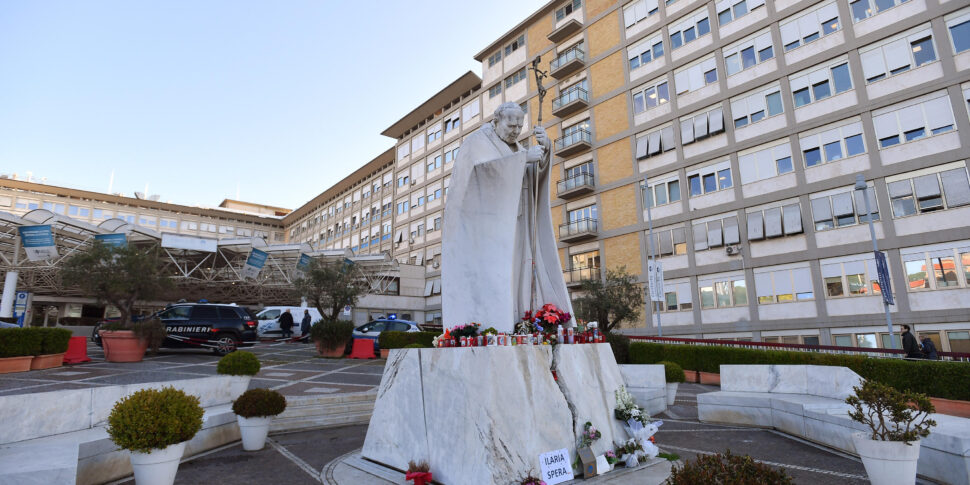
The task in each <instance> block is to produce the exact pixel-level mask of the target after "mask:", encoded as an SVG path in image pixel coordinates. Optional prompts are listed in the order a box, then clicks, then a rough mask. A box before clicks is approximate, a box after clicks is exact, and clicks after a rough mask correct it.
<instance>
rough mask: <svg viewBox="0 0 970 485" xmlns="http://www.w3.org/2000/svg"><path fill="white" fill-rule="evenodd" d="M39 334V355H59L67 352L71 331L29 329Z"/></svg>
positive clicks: (41, 328) (62, 329) (63, 329)
mask: <svg viewBox="0 0 970 485" xmlns="http://www.w3.org/2000/svg"><path fill="white" fill-rule="evenodd" d="M31 330H34V331H36V332H40V334H41V343H40V354H39V355H47V354H60V353H64V352H67V346H68V344H70V342H71V335H72V333H71V331H70V330H68V329H66V328H43V327H40V328H36V329H31Z"/></svg>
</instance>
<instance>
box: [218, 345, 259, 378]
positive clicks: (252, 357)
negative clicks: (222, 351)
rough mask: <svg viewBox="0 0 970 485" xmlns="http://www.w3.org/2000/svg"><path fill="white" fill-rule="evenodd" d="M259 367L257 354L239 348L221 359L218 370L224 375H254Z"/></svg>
mask: <svg viewBox="0 0 970 485" xmlns="http://www.w3.org/2000/svg"><path fill="white" fill-rule="evenodd" d="M259 367H260V366H259V359H257V358H256V354H254V353H252V352H244V351H241V350H237V351H235V352H233V353H231V354H226V355H225V356H224V357H223V358H221V359H219V365H217V366H216V370H217V371H218V372H219V373H220V374H223V375H230V376H254V375H256V373H257V372H259Z"/></svg>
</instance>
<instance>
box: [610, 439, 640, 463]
mask: <svg viewBox="0 0 970 485" xmlns="http://www.w3.org/2000/svg"><path fill="white" fill-rule="evenodd" d="M641 453H643V447H642V446H640V443H638V442H637V440H635V439H633V438H630V439H629V440H627V441H626V443H623V444H622V445H620V446H617V447H616V454H617V455H620V458H619V460H620V461H622V462H623V466H625V467H630V468H632V467H635V466H637V465H639V464H640V458H639V455H640V454H641ZM607 461H609V459H608V458H607Z"/></svg>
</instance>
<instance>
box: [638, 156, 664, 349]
mask: <svg viewBox="0 0 970 485" xmlns="http://www.w3.org/2000/svg"><path fill="white" fill-rule="evenodd" d="M643 188H644V189H646V190H650V186H649V185H648V184H647V176H646V175H644V176H643ZM644 202H645V203H646V204H647V233H648V234H649V235H648V236H647V238H648V239H650V259H652V260H653V267H654V271H656V270H657V253H656V252H655V250H654V247H653V216H652V215H651V214H650V207H651V206H653V195H652V194H651V196H650V198H649V199H648V200H644ZM652 279H653V275H652V274H650V275H649V276H648V278H647V299H648V300H650V308H651V309H652V310H653V311H654V312H653V313H654V314H656V315H657V336H658V337H663V336H664V329H663V326H661V325H660V304H657V305H654V301H653V295H652V294H651V291H650V283H651V281H652Z"/></svg>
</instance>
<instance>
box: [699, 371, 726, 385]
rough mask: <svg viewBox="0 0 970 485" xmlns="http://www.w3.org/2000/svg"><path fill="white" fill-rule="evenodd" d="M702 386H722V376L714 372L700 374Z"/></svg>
mask: <svg viewBox="0 0 970 485" xmlns="http://www.w3.org/2000/svg"><path fill="white" fill-rule="evenodd" d="M698 374H700V380H701V384H710V385H713V386H720V385H721V374H714V373H712V372H699V371H698Z"/></svg>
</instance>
